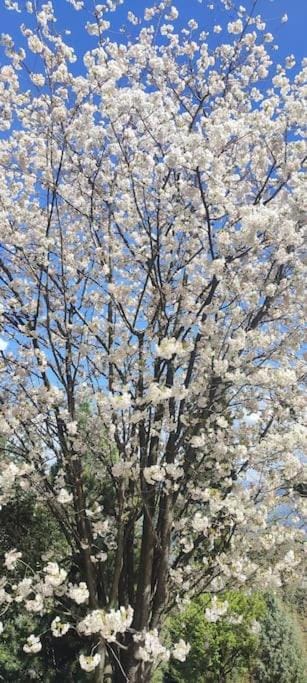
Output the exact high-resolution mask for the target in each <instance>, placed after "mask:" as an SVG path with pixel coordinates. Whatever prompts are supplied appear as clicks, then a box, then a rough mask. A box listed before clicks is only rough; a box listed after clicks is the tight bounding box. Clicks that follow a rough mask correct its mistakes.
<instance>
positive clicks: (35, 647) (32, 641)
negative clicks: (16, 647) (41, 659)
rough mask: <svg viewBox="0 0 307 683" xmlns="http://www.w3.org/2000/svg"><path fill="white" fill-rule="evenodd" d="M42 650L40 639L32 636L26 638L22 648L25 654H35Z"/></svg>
mask: <svg viewBox="0 0 307 683" xmlns="http://www.w3.org/2000/svg"><path fill="white" fill-rule="evenodd" d="M41 649H42V644H41V642H40V639H39V637H38V636H34V635H33V634H31V635H30V636H29V637H28V638H27V642H26V643H25V644H24V646H23V650H24V652H26V653H27V654H36V653H37V652H40V651H41Z"/></svg>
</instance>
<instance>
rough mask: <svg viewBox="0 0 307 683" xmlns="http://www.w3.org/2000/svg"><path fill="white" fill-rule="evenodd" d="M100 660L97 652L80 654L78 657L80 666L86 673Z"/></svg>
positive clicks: (94, 667)
mask: <svg viewBox="0 0 307 683" xmlns="http://www.w3.org/2000/svg"><path fill="white" fill-rule="evenodd" d="M100 660H101V656H100V654H99V653H98V652H96V653H95V654H94V655H88V656H86V655H80V657H79V662H80V667H81V669H83V671H86V672H87V673H90V672H91V671H94V670H95V669H96V668H97V666H98V664H99V663H100Z"/></svg>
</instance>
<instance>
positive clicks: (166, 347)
mask: <svg viewBox="0 0 307 683" xmlns="http://www.w3.org/2000/svg"><path fill="white" fill-rule="evenodd" d="M182 353H185V347H184V344H183V343H182V341H180V339H175V337H168V338H167V337H165V338H164V339H162V340H161V341H160V343H159V345H158V346H157V351H156V354H157V356H158V357H160V358H166V359H167V360H170V359H171V358H172V357H173V356H175V355H181V354H182Z"/></svg>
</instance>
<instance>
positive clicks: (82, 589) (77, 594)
mask: <svg viewBox="0 0 307 683" xmlns="http://www.w3.org/2000/svg"><path fill="white" fill-rule="evenodd" d="M67 595H68V597H69V598H70V599H71V600H74V601H75V602H76V603H77V605H81V604H82V603H83V602H87V600H88V598H89V595H90V594H89V591H88V588H87V585H86V583H84V581H81V582H80V583H79V584H77V585H72V584H70V585H69V588H68V593H67Z"/></svg>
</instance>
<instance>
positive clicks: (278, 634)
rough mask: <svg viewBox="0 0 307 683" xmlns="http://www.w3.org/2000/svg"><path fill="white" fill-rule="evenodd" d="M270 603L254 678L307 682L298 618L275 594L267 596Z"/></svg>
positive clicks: (284, 682)
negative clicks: (294, 616) (293, 615)
mask: <svg viewBox="0 0 307 683" xmlns="http://www.w3.org/2000/svg"><path fill="white" fill-rule="evenodd" d="M266 605H267V609H266V612H265V615H264V617H263V619H262V624H261V625H262V629H261V638H260V645H259V653H258V659H257V664H256V666H255V668H254V671H253V681H255V683H307V675H306V674H304V655H303V650H302V646H301V643H300V633H299V629H298V626H297V624H296V622H295V620H294V618H293V617H292V616H291V615H290V614H289V612H288V611H287V609H286V608H285V606H283V605H282V603H281V602H280V601H279V600H278V599H277V598H276V597H275V596H274V595H268V596H267V597H266ZM305 665H306V661H305ZM305 670H306V669H305Z"/></svg>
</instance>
